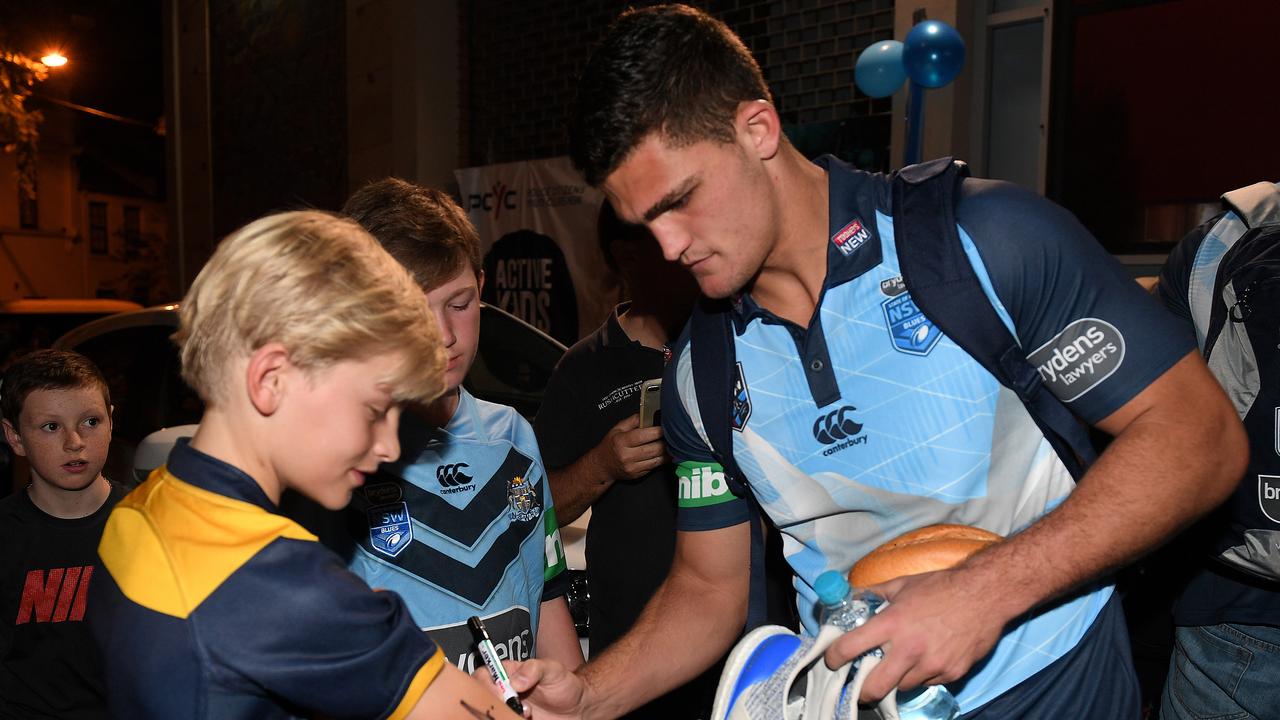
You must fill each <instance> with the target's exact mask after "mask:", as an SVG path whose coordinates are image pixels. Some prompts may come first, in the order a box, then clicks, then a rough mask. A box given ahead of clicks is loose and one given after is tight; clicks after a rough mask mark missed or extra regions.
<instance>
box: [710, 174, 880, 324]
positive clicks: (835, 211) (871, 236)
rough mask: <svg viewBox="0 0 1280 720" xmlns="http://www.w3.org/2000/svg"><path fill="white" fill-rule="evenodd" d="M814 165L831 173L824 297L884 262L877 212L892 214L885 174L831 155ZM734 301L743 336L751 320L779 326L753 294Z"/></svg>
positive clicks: (823, 285)
mask: <svg viewBox="0 0 1280 720" xmlns="http://www.w3.org/2000/svg"><path fill="white" fill-rule="evenodd" d="M813 162H814V164H815V165H817V166H818V167H820V168H822V169H823V170H826V171H827V190H828V201H827V226H828V227H827V239H828V242H827V275H826V277H825V278H824V279H823V281H822V289H823V291H824V292H825V291H826V290H827V289H829V288H832V287H835V286H837V285H841V284H844V283H846V282H849V281H850V280H853V279H854V278H856V277H858V276H860V275H862V274H863V273H865V272H867V271H868V270H870V269H872V268H874V267H876V266H877V265H879V264H880V262H881V261H882V260H883V259H884V258H883V254H884V253H883V250H882V249H881V247H880V233H879V230H878V229H877V228H876V213H877V211H882V212H885V213H886V214H887V213H888V207H889V182H888V179H887V178H885V176H883V175H879V174H873V173H868V172H863V171H862V170H858V169H857V168H855V167H853V166H852V165H849V164H848V163H846V162H844V161H842V160H839V159H837V158H836V157H834V156H832V155H823V156H821V157H819V158H817V159H815V160H814V161H813ZM732 302H733V318H734V325H735V327H736V329H737V331H738V333H739V334H741V333H742V332H743V331H744V330H746V326H747V325H748V324H750V322H751V321H752V320H756V319H759V320H762V321H764V322H774V323H780V322H781V321H780V320H778V319H777V318H776V317H774V315H773V314H772V313H770V312H769V311H767V310H765V309H764V308H761V307H760V306H759V305H757V304H756V302H755V300H754V299H752V297H751V295H750V294H749V293H742V294H741V295H738V296H736V297H734V298H733V300H732Z"/></svg>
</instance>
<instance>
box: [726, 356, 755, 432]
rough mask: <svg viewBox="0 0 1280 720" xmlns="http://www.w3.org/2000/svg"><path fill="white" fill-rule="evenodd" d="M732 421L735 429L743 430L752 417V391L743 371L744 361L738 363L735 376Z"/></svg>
mask: <svg viewBox="0 0 1280 720" xmlns="http://www.w3.org/2000/svg"><path fill="white" fill-rule="evenodd" d="M729 419H730V421H731V423H732V425H733V429H734V430H737V431H738V432H742V429H743V428H745V427H746V426H747V421H748V420H750V419H751V391H750V390H748V389H747V376H746V375H745V374H744V373H743V372H742V363H738V371H737V373H735V374H734V378H733V408H731V415H730V418H729Z"/></svg>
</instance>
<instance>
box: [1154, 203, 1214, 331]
mask: <svg viewBox="0 0 1280 720" xmlns="http://www.w3.org/2000/svg"><path fill="white" fill-rule="evenodd" d="M1221 219H1222V214H1218V215H1216V216H1214V217H1213V218H1211V219H1209V220H1207V221H1205V222H1204V223H1201V225H1200V226H1199V227H1197V228H1196V229H1194V230H1192V231H1191V232H1189V233H1187V236H1186V237H1184V238H1182V240H1181V241H1179V242H1178V244H1177V245H1176V246H1175V247H1174V248H1173V250H1172V251H1171V252H1170V253H1169V257H1168V258H1166V259H1165V261H1164V267H1163V268H1161V270H1160V284H1159V285H1157V286H1156V293H1157V295H1158V297H1159V298H1160V302H1162V303H1164V306H1165V307H1166V308H1167V309H1168V310H1169V312H1171V313H1173V314H1174V315H1177V316H1178V317H1180V318H1182V319H1183V320H1184V321H1186V322H1187V323H1191V322H1192V315H1191V300H1190V298H1191V271H1192V269H1193V268H1194V267H1195V260H1196V255H1197V254H1199V252H1200V247H1201V246H1202V245H1203V244H1204V239H1205V237H1206V236H1207V235H1208V234H1209V231H1210V229H1212V228H1213V226H1214V225H1216V224H1217V223H1218V221H1219V220H1221Z"/></svg>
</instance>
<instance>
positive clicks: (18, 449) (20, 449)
mask: <svg viewBox="0 0 1280 720" xmlns="http://www.w3.org/2000/svg"><path fill="white" fill-rule="evenodd" d="M0 423H3V424H4V439H5V440H6V441H8V443H9V447H11V448H13V451H14V452H15V453H17V454H18V455H20V456H22V457H26V456H27V448H26V447H25V446H23V444H22V436H21V435H19V434H18V431H17V430H15V429H14V428H13V424H12V423H10V422H9V421H8V420H0Z"/></svg>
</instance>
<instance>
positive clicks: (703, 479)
mask: <svg viewBox="0 0 1280 720" xmlns="http://www.w3.org/2000/svg"><path fill="white" fill-rule="evenodd" d="M676 477H678V478H679V483H678V485H677V489H676V500H677V502H678V503H679V505H680V507H702V506H704V505H716V504H719V503H722V502H727V501H729V500H732V499H733V498H734V495H733V493H731V492H729V481H728V480H727V479H726V478H725V476H724V468H722V467H720V466H719V465H717V464H714V463H680V465H679V466H677V467H676Z"/></svg>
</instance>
